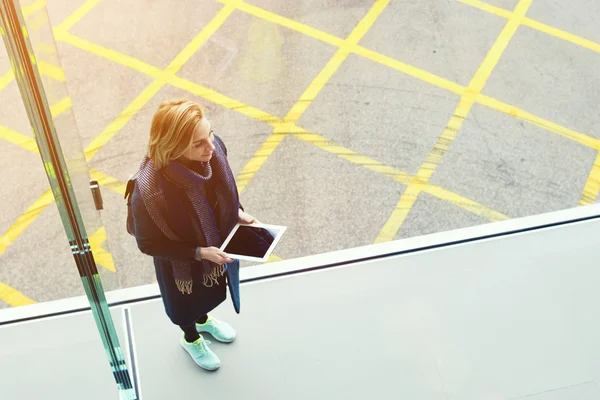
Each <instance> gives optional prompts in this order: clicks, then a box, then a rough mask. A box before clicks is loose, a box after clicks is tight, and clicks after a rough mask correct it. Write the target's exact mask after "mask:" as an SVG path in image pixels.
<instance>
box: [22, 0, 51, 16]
mask: <svg viewBox="0 0 600 400" xmlns="http://www.w3.org/2000/svg"><path fill="white" fill-rule="evenodd" d="M44 7H46V0H38V1H36V2H35V3H32V4H29V5H27V6H25V7H23V8H22V9H21V11H22V12H23V16H24V17H25V18H27V17H29V16H30V15H31V14H33V13H34V12H36V11H39V10H41V9H42V8H44Z"/></svg>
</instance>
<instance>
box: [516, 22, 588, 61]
mask: <svg viewBox="0 0 600 400" xmlns="http://www.w3.org/2000/svg"><path fill="white" fill-rule="evenodd" d="M523 25H525V26H528V27H530V28H533V29H536V30H538V31H540V32H544V33H546V34H548V35H552V36H555V37H557V38H559V39H562V40H566V41H567V42H571V43H573V44H576V45H578V46H581V47H584V48H586V49H588V50H592V51H595V52H596V53H600V44H598V43H596V42H592V41H591V40H588V39H584V38H582V37H579V36H577V35H573V34H572V33H569V32H565V31H563V30H560V29H557V28H553V27H551V26H548V25H546V24H542V23H541V22H537V21H534V20H532V19H530V18H525V19H524V20H523Z"/></svg>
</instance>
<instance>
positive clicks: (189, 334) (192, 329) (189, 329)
mask: <svg viewBox="0 0 600 400" xmlns="http://www.w3.org/2000/svg"><path fill="white" fill-rule="evenodd" d="M207 318H208V317H207V316H206V315H204V316H202V317H200V318H198V320H196V321H194V322H192V323H191V324H189V325H179V327H180V328H181V330H182V331H183V333H185V340H186V341H187V342H188V343H192V342H194V341H196V340H198V338H199V337H200V334H199V333H198V331H197V330H196V323H199V324H203V323H205V322H206V320H207Z"/></svg>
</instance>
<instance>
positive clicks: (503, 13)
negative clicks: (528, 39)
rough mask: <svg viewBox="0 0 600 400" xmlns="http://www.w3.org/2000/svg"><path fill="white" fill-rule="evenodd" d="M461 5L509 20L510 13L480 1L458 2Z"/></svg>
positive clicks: (466, 0)
mask: <svg viewBox="0 0 600 400" xmlns="http://www.w3.org/2000/svg"><path fill="white" fill-rule="evenodd" d="M458 1H459V2H461V3H464V4H467V5H469V6H473V7H476V8H479V9H480V10H483V11H485V12H489V13H490V14H494V15H497V16H498V17H502V18H506V19H509V18H510V16H511V15H512V11H510V10H506V9H504V8H500V7H496V6H493V5H491V4H489V3H484V2H483V1H481V0H458Z"/></svg>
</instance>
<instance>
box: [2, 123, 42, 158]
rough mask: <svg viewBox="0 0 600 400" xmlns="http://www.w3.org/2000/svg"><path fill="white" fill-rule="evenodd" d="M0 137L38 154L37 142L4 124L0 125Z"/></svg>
mask: <svg viewBox="0 0 600 400" xmlns="http://www.w3.org/2000/svg"><path fill="white" fill-rule="evenodd" d="M0 139H3V140H6V141H7V142H9V143H12V144H15V145H17V146H19V147H21V148H23V149H25V150H27V151H30V152H32V153H34V154H39V151H38V147H37V144H36V142H35V140H34V139H32V138H30V137H29V136H25V135H23V134H22V133H19V132H16V131H13V130H12V129H9V128H7V127H5V126H0Z"/></svg>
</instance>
